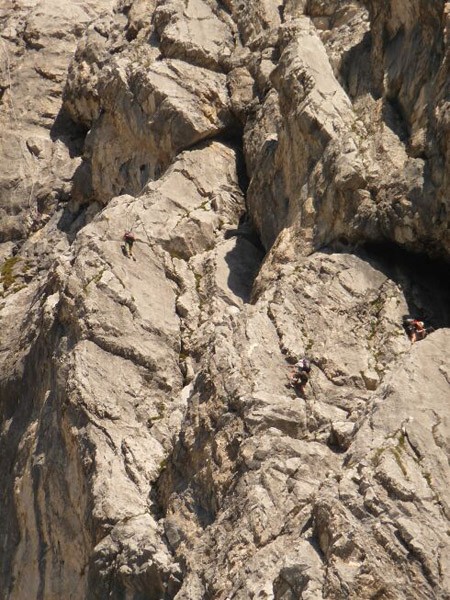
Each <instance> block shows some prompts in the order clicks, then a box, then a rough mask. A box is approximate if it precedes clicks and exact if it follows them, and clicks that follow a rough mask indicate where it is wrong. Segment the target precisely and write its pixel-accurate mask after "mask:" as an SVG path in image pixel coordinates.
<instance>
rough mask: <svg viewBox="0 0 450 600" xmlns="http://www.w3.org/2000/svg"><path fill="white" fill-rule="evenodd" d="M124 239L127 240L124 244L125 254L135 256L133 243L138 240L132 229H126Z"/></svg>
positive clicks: (130, 256)
mask: <svg viewBox="0 0 450 600" xmlns="http://www.w3.org/2000/svg"><path fill="white" fill-rule="evenodd" d="M123 241H124V242H125V243H124V245H123V250H124V254H125V256H127V257H129V258H134V256H133V244H134V242H135V241H136V238H135V237H134V235H133V233H132V232H131V231H125V233H124V235H123Z"/></svg>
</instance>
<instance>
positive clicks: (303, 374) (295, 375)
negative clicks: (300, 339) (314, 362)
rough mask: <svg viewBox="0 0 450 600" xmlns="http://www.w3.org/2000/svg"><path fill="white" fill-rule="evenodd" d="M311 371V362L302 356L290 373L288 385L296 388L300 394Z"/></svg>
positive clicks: (302, 392)
mask: <svg viewBox="0 0 450 600" xmlns="http://www.w3.org/2000/svg"><path fill="white" fill-rule="evenodd" d="M310 372H311V363H310V362H309V360H308V359H307V358H302V359H301V360H299V361H298V362H297V363H295V365H294V370H293V372H292V373H291V378H290V385H291V386H292V387H293V388H294V389H298V391H299V392H300V393H301V394H304V393H305V386H306V384H307V383H308V381H309V374H310Z"/></svg>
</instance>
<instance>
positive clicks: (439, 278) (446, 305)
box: [359, 244, 450, 329]
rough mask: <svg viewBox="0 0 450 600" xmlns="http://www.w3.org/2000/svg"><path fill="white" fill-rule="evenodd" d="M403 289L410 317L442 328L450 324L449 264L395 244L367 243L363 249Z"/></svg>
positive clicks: (368, 258) (373, 264) (372, 262)
mask: <svg viewBox="0 0 450 600" xmlns="http://www.w3.org/2000/svg"><path fill="white" fill-rule="evenodd" d="M359 255H360V257H361V258H362V259H363V260H367V261H368V262H369V263H370V264H371V265H372V266H373V267H374V268H376V269H378V270H380V271H382V272H383V273H384V274H385V275H386V276H387V277H389V278H390V279H392V280H393V281H395V283H396V284H397V285H398V286H399V287H400V288H401V289H402V291H403V294H404V296H405V300H406V302H407V304H408V311H409V314H410V316H411V317H413V318H415V319H420V320H421V321H424V322H425V324H426V325H427V326H431V327H434V329H439V328H441V327H450V265H449V264H448V263H447V262H445V261H442V260H432V259H430V258H428V257H427V256H425V255H423V254H414V253H412V252H408V251H406V250H403V249H402V248H400V247H398V246H396V245H395V244H373V245H367V246H366V247H365V248H364V249H363V250H362V251H361V252H360V253H359Z"/></svg>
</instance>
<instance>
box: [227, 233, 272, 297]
mask: <svg viewBox="0 0 450 600" xmlns="http://www.w3.org/2000/svg"><path fill="white" fill-rule="evenodd" d="M233 235H235V236H236V238H237V239H236V245H235V246H234V248H233V249H232V250H230V252H228V253H227V254H226V255H225V261H226V263H227V265H228V268H229V275H228V281H227V283H228V287H229V288H230V290H231V291H232V292H233V294H235V295H236V296H238V297H239V298H240V299H241V300H242V301H243V302H245V303H247V302H249V301H250V296H251V293H252V287H253V282H254V280H255V277H256V275H257V274H258V271H259V267H260V266H261V262H262V260H263V258H264V254H265V253H264V249H263V247H262V245H261V243H260V242H259V239H258V238H257V237H256V236H255V234H252V235H253V236H254V237H255V239H253V237H249V235H248V234H246V233H242V232H240V230H239V229H236V230H231V233H230V232H227V235H226V237H228V238H230V237H232V236H233ZM244 236H245V237H244Z"/></svg>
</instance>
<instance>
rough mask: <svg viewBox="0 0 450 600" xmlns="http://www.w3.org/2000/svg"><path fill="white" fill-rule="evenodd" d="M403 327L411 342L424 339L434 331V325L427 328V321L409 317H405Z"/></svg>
mask: <svg viewBox="0 0 450 600" xmlns="http://www.w3.org/2000/svg"><path fill="white" fill-rule="evenodd" d="M403 327H404V329H405V331H406V333H407V335H408V337H409V339H410V340H411V344H414V343H415V342H418V341H420V340H423V339H424V338H426V337H427V335H428V334H429V333H432V332H433V331H434V328H433V327H427V328H425V323H424V322H423V321H418V320H417V319H410V318H409V317H404V318H403Z"/></svg>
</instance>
